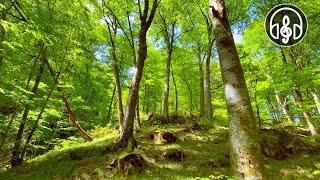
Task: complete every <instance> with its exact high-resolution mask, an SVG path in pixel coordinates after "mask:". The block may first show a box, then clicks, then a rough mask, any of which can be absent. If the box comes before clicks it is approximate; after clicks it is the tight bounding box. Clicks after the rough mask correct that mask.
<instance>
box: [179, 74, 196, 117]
mask: <svg viewBox="0 0 320 180" xmlns="http://www.w3.org/2000/svg"><path fill="white" fill-rule="evenodd" d="M181 74H182V79H183V81H184V83H185V84H186V86H187V88H188V91H189V115H190V117H191V116H192V108H193V98H192V88H191V86H190V84H189V82H188V79H187V78H186V74H185V70H184V69H183V68H182V69H181Z"/></svg>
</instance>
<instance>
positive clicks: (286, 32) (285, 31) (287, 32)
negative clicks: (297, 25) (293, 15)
mask: <svg viewBox="0 0 320 180" xmlns="http://www.w3.org/2000/svg"><path fill="white" fill-rule="evenodd" d="M282 24H283V26H282V28H281V29H280V34H281V36H282V37H283V38H282V42H283V43H284V44H287V43H288V42H289V39H290V37H291V36H292V29H291V28H290V27H289V25H290V18H289V17H288V16H287V15H285V16H284V17H283V19H282Z"/></svg>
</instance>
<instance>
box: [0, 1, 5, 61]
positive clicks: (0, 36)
mask: <svg viewBox="0 0 320 180" xmlns="http://www.w3.org/2000/svg"><path fill="white" fill-rule="evenodd" d="M0 5H1V6H3V8H1V9H0V21H4V20H6V12H5V10H6V9H5V4H4V0H0ZM5 35H6V32H5V29H4V27H3V26H2V25H0V67H1V65H2V63H3V48H4V46H3V42H4V40H5Z"/></svg>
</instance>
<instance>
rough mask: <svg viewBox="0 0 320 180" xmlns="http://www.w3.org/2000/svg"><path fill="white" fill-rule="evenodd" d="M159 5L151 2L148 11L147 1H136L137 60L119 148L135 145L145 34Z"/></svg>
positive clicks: (145, 43)
mask: <svg viewBox="0 0 320 180" xmlns="http://www.w3.org/2000/svg"><path fill="white" fill-rule="evenodd" d="M159 3H160V0H153V3H152V7H151V9H150V4H149V0H145V1H144V2H143V5H142V3H141V2H140V1H138V8H139V17H140V32H139V50H138V58H137V62H136V65H135V73H134V75H133V79H132V83H131V86H130V92H129V97H128V99H127V106H126V113H125V119H124V122H123V125H122V128H123V131H121V133H120V137H119V140H118V144H117V145H118V146H119V147H127V146H128V143H129V142H131V143H133V146H134V144H135V140H134V137H133V124H134V116H135V108H136V103H137V99H138V95H139V87H140V81H141V78H142V75H143V68H144V63H145V60H146V58H147V54H148V46H147V33H148V30H149V28H150V26H151V23H152V21H153V19H154V16H155V13H156V10H157V8H158V5H159ZM149 11H150V13H149Z"/></svg>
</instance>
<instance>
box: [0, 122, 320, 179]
mask: <svg viewBox="0 0 320 180" xmlns="http://www.w3.org/2000/svg"><path fill="white" fill-rule="evenodd" d="M186 126H191V124H189V125H153V126H149V125H145V126H143V129H142V130H141V131H139V132H136V133H135V137H136V139H137V141H138V142H139V146H138V148H136V149H135V150H134V152H135V153H137V154H141V155H142V156H143V157H144V159H145V160H146V162H147V168H146V170H145V172H144V173H142V174H131V175H130V176H124V175H122V174H120V173H117V171H116V170H115V169H112V168H111V167H110V164H112V162H113V161H114V160H115V159H116V158H118V157H122V156H124V155H126V154H127V153H128V152H125V151H122V152H116V153H110V152H107V153H106V152H105V149H106V146H107V145H108V144H110V143H111V142H113V141H115V140H116V138H117V131H116V130H114V131H104V130H103V129H102V130H101V131H99V132H98V133H95V134H93V135H94V136H95V137H96V139H95V140H94V141H93V142H89V143H79V144H74V145H70V146H68V147H64V148H61V149H56V150H53V151H51V152H48V153H46V154H44V155H42V156H39V157H37V158H34V159H31V160H29V161H27V162H25V163H24V164H23V165H22V166H21V167H18V168H14V169H11V170H9V171H7V172H5V173H2V174H0V179H32V180H36V179H41V180H42V179H139V180H140V179H152V180H153V179H179V180H180V179H199V178H203V179H210V178H209V177H210V176H211V177H213V176H219V175H226V176H231V172H230V165H229V156H228V154H229V145H228V129H227V128H225V127H218V126H216V127H215V128H207V129H204V130H201V131H190V132H186V131H184V130H185V128H186ZM159 130H160V131H169V132H171V133H174V134H175V135H176V136H177V137H178V138H179V140H178V141H177V142H176V143H173V144H155V143H154V142H153V141H152V140H150V138H149V134H150V133H152V132H154V131H159ZM307 140H310V138H307ZM314 143H317V142H316V141H315V142H314ZM168 149H177V150H180V151H182V152H183V153H184V154H185V155H186V157H185V158H184V159H183V160H182V162H172V161H169V160H165V159H164V158H163V156H162V153H163V152H164V151H166V150H168ZM317 162H320V155H319V154H303V153H302V154H298V155H295V156H293V157H290V158H288V159H286V160H281V161H279V160H272V159H268V158H265V165H266V171H267V173H268V175H269V177H270V179H317V178H320V177H315V176H314V175H312V172H313V171H315V170H316V168H315V164H317Z"/></svg>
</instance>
